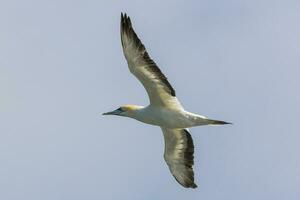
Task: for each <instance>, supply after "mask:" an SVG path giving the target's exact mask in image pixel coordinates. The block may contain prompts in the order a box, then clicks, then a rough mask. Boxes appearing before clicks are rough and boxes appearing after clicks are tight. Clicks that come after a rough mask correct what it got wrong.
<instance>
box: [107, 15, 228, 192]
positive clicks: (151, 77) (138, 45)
mask: <svg viewBox="0 0 300 200" xmlns="http://www.w3.org/2000/svg"><path fill="white" fill-rule="evenodd" d="M120 29H121V42H122V47H123V53H124V55H125V58H126V60H127V63H128V67H129V70H130V72H131V73H132V74H133V75H134V76H135V77H136V78H137V79H138V80H139V81H140V82H141V83H142V84H143V86H144V88H145V89H146V91H147V94H148V96H149V100H150V104H149V105H148V106H146V107H144V106H137V105H124V106H121V107H120V108H118V109H116V110H114V111H112V112H107V113H103V114H104V115H118V116H124V117H130V118H133V119H136V120H138V121H141V122H144V123H146V124H151V125H155V126H160V127H161V129H162V132H163V135H164V140H165V151H164V159H165V161H166V163H167V164H168V167H169V169H170V171H171V173H172V175H173V176H174V177H175V179H176V180H177V182H178V183H180V184H181V185H182V186H184V187H187V188H196V187H197V185H196V184H195V181H194V171H193V165H194V144H193V139H192V137H191V135H190V133H189V131H188V129H187V128H189V127H194V126H201V125H223V124H230V123H228V122H224V121H219V120H212V119H208V118H206V117H204V116H201V115H197V114H194V113H191V112H187V111H185V110H184V108H183V107H182V105H181V104H180V102H179V101H178V99H177V98H176V95H175V90H174V89H173V87H172V86H171V84H170V83H169V81H168V79H167V77H166V76H165V75H164V74H163V73H162V72H161V70H160V69H159V68H158V66H157V65H156V64H155V62H154V61H153V60H152V59H151V58H150V56H149V54H148V53H147V51H146V48H145V46H144V45H143V44H142V42H141V41H140V39H139V38H138V36H137V35H136V33H135V32H134V30H133V27H132V24H131V20H130V18H129V17H128V16H127V15H126V14H124V15H123V14H121V26H120Z"/></svg>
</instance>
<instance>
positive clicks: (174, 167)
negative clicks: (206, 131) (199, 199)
mask: <svg viewBox="0 0 300 200" xmlns="http://www.w3.org/2000/svg"><path fill="white" fill-rule="evenodd" d="M161 129H162V131H163V134H164V139H165V152H164V158H165V161H166V162H167V164H168V166H169V169H170V171H171V173H172V174H173V176H174V177H175V179H176V180H177V182H178V183H180V184H181V185H182V186H183V187H187V188H196V187H197V185H196V184H195V182H194V171H193V165H194V144H193V139H192V137H191V135H190V133H189V132H188V130H187V129H167V128H163V127H161Z"/></svg>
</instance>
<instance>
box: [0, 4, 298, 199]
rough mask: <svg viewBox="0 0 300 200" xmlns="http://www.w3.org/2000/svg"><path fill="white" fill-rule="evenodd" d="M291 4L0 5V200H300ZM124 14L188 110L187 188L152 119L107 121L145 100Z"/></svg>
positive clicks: (294, 31)
mask: <svg viewBox="0 0 300 200" xmlns="http://www.w3.org/2000/svg"><path fill="white" fill-rule="evenodd" d="M299 10H300V2H299V1H298V0H294V1H293V0H285V1H283V0H282V1H280V0H228V1H216V0H201V1H174V0H168V1H167V0H166V1H161V0H154V1H140V0H135V1H121V0H117V1H96V0H88V1H71V0H69V1H67V0H48V1H41V0H39V1H38V0H27V1H21V0H19V1H16V0H10V1H1V2H0V27H1V31H0V177H1V178H0V199H2V200H20V199H22V200H41V199H42V200H66V199H72V200H82V199H89V200H96V199H97V200H99V199H102V200H104V199H124V200H140V199H145V200H148V199H149V200H153V199H163V200H166V199H172V200H177V199H197V200H198V199H205V200H217V199H218V200H219V199H226V200H227V199H228V200H240V199H243V200H248V199H249V200H253V199H256V200H257V199H261V200H265V199H272V200H282V199H289V200H298V199H300V190H299V185H300V156H299V152H300V145H299V142H300V128H299V116H300V106H299V103H300V94H299V91H300V90H299V86H300V78H299V77H300V76H299V75H300V60H299V55H300V39H299V35H300V26H299V21H300V12H299ZM121 12H127V13H128V14H129V15H130V17H131V19H132V22H133V25H134V28H135V30H136V32H137V34H138V35H139V37H140V38H141V40H142V41H143V43H144V44H145V46H146V47H147V49H148V52H149V54H150V55H151V57H152V58H153V59H154V60H155V61H156V63H157V64H158V65H159V66H160V68H161V70H162V71H163V72H164V73H165V74H166V75H167V77H168V78H169V80H170V82H171V84H172V85H173V87H174V88H175V89H176V92H177V97H178V98H179V99H180V100H181V102H182V104H183V105H184V107H185V108H186V109H187V110H189V111H193V112H195V113H198V114H201V115H205V116H207V117H210V118H214V119H219V120H225V121H229V122H233V123H234V125H233V126H222V127H196V128H192V129H191V133H192V136H193V139H194V144H195V167H194V169H195V178H196V183H197V184H198V188H197V189H196V190H192V189H185V188H182V187H181V186H180V185H179V184H177V182H176V181H175V180H174V178H173V177H172V176H171V174H170V172H169V170H168V168H167V165H166V164H165V162H164V160H163V148H164V142H163V136H162V133H161V131H160V129H159V128H157V127H153V126H149V125H145V124H142V123H139V122H137V121H134V120H131V119H128V118H120V117H104V116H102V115H101V113H103V112H106V111H110V110H113V109H116V108H118V107H119V106H120V105H122V104H128V103H130V104H138V105H147V103H148V99H147V96H146V93H145V91H144V89H143V87H142V86H141V84H140V83H139V82H138V81H137V80H136V79H135V77H133V76H132V75H131V74H130V73H129V71H128V68H127V64H126V61H125V58H124V56H123V54H122V50H121V44H120V36H119V35H120V33H119V20H120V13H121Z"/></svg>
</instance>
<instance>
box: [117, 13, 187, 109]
mask: <svg viewBox="0 0 300 200" xmlns="http://www.w3.org/2000/svg"><path fill="white" fill-rule="evenodd" d="M121 41H122V47H123V52H124V55H125V58H126V60H127V63H128V67H129V70H130V72H131V73H132V74H134V75H135V76H136V77H137V78H138V79H139V81H140V82H141V83H142V84H143V86H144V88H145V89H146V91H147V93H148V96H149V99H150V104H151V105H156V106H165V107H181V105H180V103H179V101H178V100H177V98H176V97H175V90H174V89H173V88H172V86H171V84H170V83H169V81H168V80H167V78H166V76H165V75H164V74H163V73H162V72H161V71H160V69H159V68H158V67H157V65H156V64H155V62H154V61H153V60H152V59H151V58H150V56H149V55H148V53H147V51H146V49H145V47H144V45H143V44H142V43H141V41H140V39H139V38H138V37H137V35H136V33H135V32H134V30H133V28H132V25H131V21H130V18H129V17H128V16H127V15H126V14H125V15H123V14H121Z"/></svg>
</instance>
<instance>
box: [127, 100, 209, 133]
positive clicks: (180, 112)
mask: <svg viewBox="0 0 300 200" xmlns="http://www.w3.org/2000/svg"><path fill="white" fill-rule="evenodd" d="M130 117H132V118H134V119H136V120H138V121H141V122H144V123H146V124H151V125H155V126H160V127H164V128H169V129H177V128H190V127H193V126H201V125H207V124H209V122H208V120H207V118H206V117H204V116H200V115H197V114H193V113H190V112H187V111H185V110H184V109H183V108H177V109H173V108H165V107H158V106H153V105H149V106H147V107H144V108H141V109H139V110H136V111H135V112H134V114H133V115H132V116H130Z"/></svg>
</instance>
